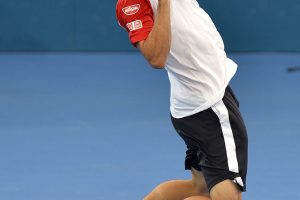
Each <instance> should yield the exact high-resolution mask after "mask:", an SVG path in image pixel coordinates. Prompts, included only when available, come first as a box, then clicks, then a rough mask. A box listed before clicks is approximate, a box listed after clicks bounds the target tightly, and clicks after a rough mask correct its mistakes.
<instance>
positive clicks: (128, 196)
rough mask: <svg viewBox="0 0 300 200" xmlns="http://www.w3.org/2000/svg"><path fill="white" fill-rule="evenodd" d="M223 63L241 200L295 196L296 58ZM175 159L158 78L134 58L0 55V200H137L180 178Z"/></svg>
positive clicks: (254, 56) (164, 83) (178, 152)
mask: <svg viewBox="0 0 300 200" xmlns="http://www.w3.org/2000/svg"><path fill="white" fill-rule="evenodd" d="M229 57H230V58H232V59H233V60H235V61H236V62H237V63H238V64H239V69H238V73H237V75H236V76H235V78H234V79H233V80H232V82H231V86H232V88H233V89H234V90H235V92H236V94H237V96H238V98H239V100H240V104H241V111H242V113H243V115H244V118H245V121H246V125H247V128H248V134H249V145H250V147H249V151H250V160H249V173H248V191H247V193H245V195H244V197H245V198H244V199H245V200H267V199H272V200H282V199H300V192H299V190H298V187H299V183H300V174H299V173H298V170H299V169H300V160H299V155H298V153H299V152H300V145H299V140H300V133H299V130H300V89H299V85H300V72H297V71H295V72H291V73H288V72H287V68H288V67H292V66H297V65H299V64H300V54H299V53H290V54H287V53H281V54H279V53H251V54H250V53H232V54H229ZM145 144H147V145H145ZM184 156H185V146H184V143H183V142H182V140H181V139H180V138H179V137H178V135H177V134H176V133H175V131H174V129H173V127H172V125H171V122H170V119H169V83H168V79H167V74H166V72H165V71H164V70H153V69H151V68H150V67H149V66H148V64H147V63H146V62H145V61H144V58H143V57H142V56H141V55H140V54H139V53H1V54H0V158H1V159H0V199H3V200H53V199H55V200H87V199H90V200H116V199H123V200H140V199H142V197H143V196H144V195H145V194H146V193H148V192H149V191H150V190H151V189H152V188H153V187H154V186H155V185H157V184H158V183H160V182H162V181H165V180H169V179H181V178H189V177H190V174H189V172H188V171H184Z"/></svg>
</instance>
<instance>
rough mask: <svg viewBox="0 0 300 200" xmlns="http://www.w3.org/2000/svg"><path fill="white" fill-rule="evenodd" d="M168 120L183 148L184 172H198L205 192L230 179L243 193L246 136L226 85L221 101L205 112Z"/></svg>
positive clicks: (238, 112)
mask: <svg viewBox="0 0 300 200" xmlns="http://www.w3.org/2000/svg"><path fill="white" fill-rule="evenodd" d="M171 118H172V123H173V125H174V128H175V129H176V131H177V132H178V134H179V135H180V136H181V137H182V138H183V140H184V141H185V143H186V145H187V152H186V160H185V168H186V169H191V168H192V167H193V168H194V169H196V170H199V171H202V173H203V175H204V178H205V180H206V184H207V187H208V189H209V190H211V188H212V187H214V186H215V185H216V184H218V183H220V182H222V181H224V180H227V179H230V180H232V181H233V182H235V183H236V184H237V185H238V186H240V189H241V191H246V174H247V160H248V137H247V131H246V128H245V125H244V121H243V119H242V116H241V114H240V111H239V103H238V101H237V99H236V97H235V95H234V94H233V92H232V90H231V88H230V87H229V86H228V87H227V88H226V91H225V95H224V97H223V99H222V100H221V101H219V102H218V103H216V104H214V105H213V106H212V107H210V108H209V109H207V110H204V111H202V112H199V113H197V114H194V115H191V116H188V117H184V118H180V119H177V118H173V117H171Z"/></svg>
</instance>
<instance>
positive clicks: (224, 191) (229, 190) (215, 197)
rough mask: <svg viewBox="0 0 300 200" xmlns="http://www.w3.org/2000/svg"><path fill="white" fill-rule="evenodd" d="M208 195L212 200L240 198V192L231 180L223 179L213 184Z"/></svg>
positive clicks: (235, 199)
mask: <svg viewBox="0 0 300 200" xmlns="http://www.w3.org/2000/svg"><path fill="white" fill-rule="evenodd" d="M210 195H211V198H212V200H242V192H241V190H240V189H239V188H238V186H237V185H236V184H235V183H233V182H232V181H231V180H225V181H223V182H220V183H218V184H217V185H215V186H214V187H213V188H212V189H211V191H210Z"/></svg>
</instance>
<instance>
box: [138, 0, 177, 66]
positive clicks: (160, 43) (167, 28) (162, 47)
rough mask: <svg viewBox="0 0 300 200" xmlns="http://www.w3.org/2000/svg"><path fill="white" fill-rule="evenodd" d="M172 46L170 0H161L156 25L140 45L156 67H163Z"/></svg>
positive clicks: (145, 55) (148, 59) (149, 60)
mask: <svg viewBox="0 0 300 200" xmlns="http://www.w3.org/2000/svg"><path fill="white" fill-rule="evenodd" d="M170 46H171V21H170V0H159V4H158V8H157V15H156V17H155V21H154V26H153V28H152V30H151V32H150V33H149V35H148V37H147V39H146V40H144V41H141V42H139V44H138V47H139V49H140V50H141V52H142V54H143V55H144V57H145V58H146V59H147V61H148V62H149V63H150V64H151V65H152V66H153V67H155V68H163V67H164V66H165V63H166V60H167V57H168V55H169V52H170Z"/></svg>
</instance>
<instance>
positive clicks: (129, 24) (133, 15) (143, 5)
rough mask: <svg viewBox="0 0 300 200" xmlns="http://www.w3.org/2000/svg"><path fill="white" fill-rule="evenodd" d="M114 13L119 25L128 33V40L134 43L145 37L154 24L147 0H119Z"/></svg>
mask: <svg viewBox="0 0 300 200" xmlns="http://www.w3.org/2000/svg"><path fill="white" fill-rule="evenodd" d="M116 15H117V19H118V22H119V24H120V26H122V27H123V28H125V29H126V30H127V32H128V33H129V39H130V42H131V43H132V44H133V45H134V46H136V44H137V43H138V42H140V41H142V40H145V39H147V37H148V35H149V33H150V32H151V30H152V28H153V24H154V18H153V10H152V7H151V4H150V2H149V0H119V1H118V3H117V8H116Z"/></svg>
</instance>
